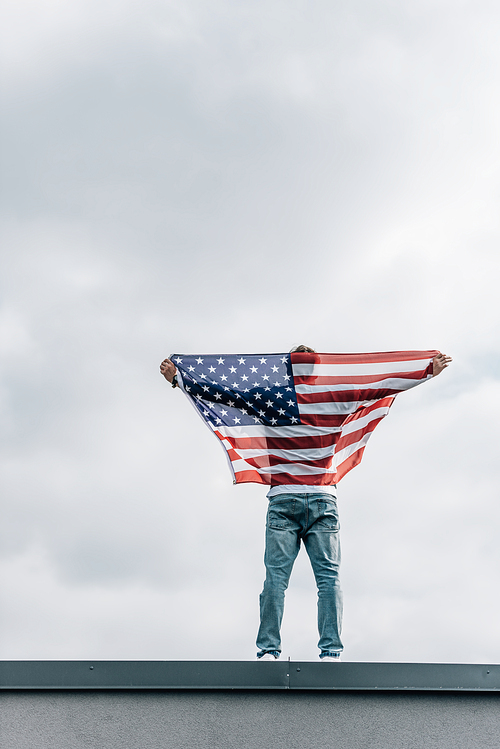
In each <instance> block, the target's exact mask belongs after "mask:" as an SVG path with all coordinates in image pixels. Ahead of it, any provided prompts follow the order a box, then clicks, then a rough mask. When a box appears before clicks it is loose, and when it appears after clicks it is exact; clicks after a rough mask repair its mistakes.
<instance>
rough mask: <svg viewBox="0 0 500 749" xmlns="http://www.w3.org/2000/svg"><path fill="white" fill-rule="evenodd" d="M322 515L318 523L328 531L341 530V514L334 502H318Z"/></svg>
mask: <svg viewBox="0 0 500 749" xmlns="http://www.w3.org/2000/svg"><path fill="white" fill-rule="evenodd" d="M318 510H319V514H320V517H319V518H318V521H317V524H318V526H319V527H320V528H323V529H324V530H326V531H338V530H340V521H339V514H338V511H337V505H336V504H335V503H334V502H321V501H320V502H318Z"/></svg>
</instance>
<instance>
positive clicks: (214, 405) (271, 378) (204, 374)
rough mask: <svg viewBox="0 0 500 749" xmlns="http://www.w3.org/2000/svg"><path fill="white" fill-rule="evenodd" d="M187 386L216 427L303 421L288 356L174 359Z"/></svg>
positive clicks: (266, 355)
mask: <svg viewBox="0 0 500 749" xmlns="http://www.w3.org/2000/svg"><path fill="white" fill-rule="evenodd" d="M172 361H173V362H174V363H175V365H176V366H177V369H178V371H179V372H180V373H181V378H182V387H183V389H184V391H185V393H186V395H188V397H189V398H190V400H191V401H192V403H193V404H194V406H195V407H196V408H197V410H198V411H199V412H200V414H201V415H202V416H203V418H204V419H205V420H206V421H208V422H209V424H211V425H212V426H213V427H219V426H227V427H234V426H247V425H255V424H262V425H265V426H288V425H293V424H298V423H299V421H300V417H299V409H298V406H297V398H296V395H295V388H294V387H293V377H292V364H291V360H290V356H289V355H283V354H270V355H269V354H265V355H262V356H261V355H259V354H249V355H242V356H240V355H238V356H236V355H233V354H229V355H222V356H212V355H210V356H173V357H172Z"/></svg>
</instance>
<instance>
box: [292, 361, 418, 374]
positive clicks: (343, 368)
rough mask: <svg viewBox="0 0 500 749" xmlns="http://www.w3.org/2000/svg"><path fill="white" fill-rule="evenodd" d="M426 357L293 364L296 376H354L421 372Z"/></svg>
mask: <svg viewBox="0 0 500 749" xmlns="http://www.w3.org/2000/svg"><path fill="white" fill-rule="evenodd" d="M424 365H425V359H417V360H416V361H395V362H390V361H388V362H367V363H366V364H314V363H313V362H311V363H310V364H292V371H293V374H294V375H295V376H296V377H342V375H347V376H348V377H353V376H354V375H356V374H360V375H370V374H373V375H383V374H391V373H392V372H419V371H420V372H421V371H422V369H425V366H424Z"/></svg>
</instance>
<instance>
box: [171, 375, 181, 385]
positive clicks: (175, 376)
mask: <svg viewBox="0 0 500 749" xmlns="http://www.w3.org/2000/svg"><path fill="white" fill-rule="evenodd" d="M172 387H173V388H178V387H179V382H178V380H177V375H176V374H175V375H174V376H173V377H172Z"/></svg>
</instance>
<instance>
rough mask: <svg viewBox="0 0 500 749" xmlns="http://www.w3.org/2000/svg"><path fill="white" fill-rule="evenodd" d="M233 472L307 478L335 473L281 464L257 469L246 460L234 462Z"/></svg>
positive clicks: (326, 469) (314, 467) (312, 467)
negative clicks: (287, 474) (283, 474)
mask: <svg viewBox="0 0 500 749" xmlns="http://www.w3.org/2000/svg"><path fill="white" fill-rule="evenodd" d="M233 470H234V472H235V473H239V472H240V471H257V472H258V473H262V474H263V475H265V474H266V473H290V474H291V475H292V476H301V475H302V476H307V475H317V474H320V473H328V474H330V473H335V471H334V470H333V469H330V468H316V466H305V465H300V464H297V463H280V464H279V465H277V466H266V467H265V468H255V466H252V465H250V464H249V463H247V462H246V461H245V460H235V461H234V462H233Z"/></svg>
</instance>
